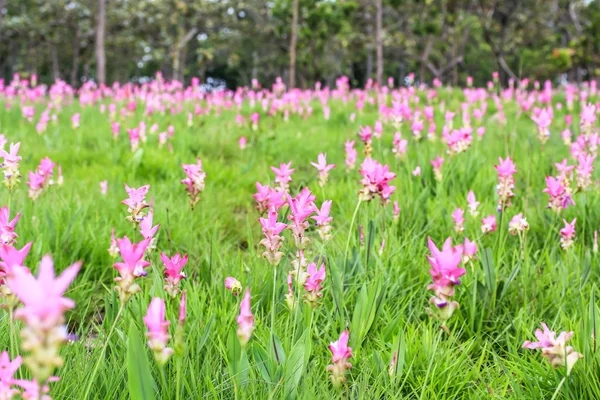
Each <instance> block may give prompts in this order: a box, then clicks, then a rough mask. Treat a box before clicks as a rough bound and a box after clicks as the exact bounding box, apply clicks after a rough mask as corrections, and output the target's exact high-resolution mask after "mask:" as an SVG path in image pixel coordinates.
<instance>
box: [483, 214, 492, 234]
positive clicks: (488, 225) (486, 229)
mask: <svg viewBox="0 0 600 400" xmlns="http://www.w3.org/2000/svg"><path fill="white" fill-rule="evenodd" d="M495 231H496V216H495V215H494V214H491V215H488V216H487V217H485V218H484V219H483V220H481V232H483V233H490V232H495Z"/></svg>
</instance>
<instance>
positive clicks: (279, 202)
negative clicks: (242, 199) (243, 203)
mask: <svg viewBox="0 0 600 400" xmlns="http://www.w3.org/2000/svg"><path fill="white" fill-rule="evenodd" d="M256 189H257V190H258V192H257V193H255V194H254V195H252V196H253V197H254V199H255V200H256V209H257V210H258V211H259V212H260V213H261V214H263V213H264V212H265V211H266V210H269V209H271V208H273V207H274V208H275V210H279V209H280V208H281V207H282V206H284V205H285V204H286V199H285V195H284V193H283V192H279V191H277V190H275V189H273V188H271V187H269V186H267V185H264V186H263V185H261V184H260V183H259V182H256Z"/></svg>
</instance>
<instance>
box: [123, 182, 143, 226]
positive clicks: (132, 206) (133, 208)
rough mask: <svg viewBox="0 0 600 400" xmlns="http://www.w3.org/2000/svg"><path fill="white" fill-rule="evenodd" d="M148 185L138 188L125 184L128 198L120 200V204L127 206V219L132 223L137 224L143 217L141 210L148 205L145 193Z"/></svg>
mask: <svg viewBox="0 0 600 400" xmlns="http://www.w3.org/2000/svg"><path fill="white" fill-rule="evenodd" d="M149 189H150V185H145V186H142V187H140V188H139V189H136V188H130V187H129V186H127V184H125V192H127V196H128V198H126V199H125V200H123V201H121V203H122V204H125V205H126V206H127V212H128V213H129V214H130V215H129V216H127V218H126V219H127V221H129V222H131V223H132V224H134V225H137V224H139V223H140V222H141V221H142V219H144V213H143V212H142V211H143V210H144V209H145V208H147V207H150V206H149V205H148V204H146V195H147V194H148V190H149Z"/></svg>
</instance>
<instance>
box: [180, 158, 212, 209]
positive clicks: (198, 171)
mask: <svg viewBox="0 0 600 400" xmlns="http://www.w3.org/2000/svg"><path fill="white" fill-rule="evenodd" d="M196 161H197V162H196V164H181V167H182V168H183V172H185V174H186V176H187V177H186V178H184V179H182V180H181V183H182V184H183V185H185V186H186V187H185V190H186V191H187V194H188V196H189V202H190V205H191V206H192V210H193V209H194V206H195V205H196V204H197V203H198V202H199V201H200V196H201V194H202V192H203V191H204V180H205V179H206V172H204V171H202V161H201V160H200V159H199V158H198V159H197V160H196Z"/></svg>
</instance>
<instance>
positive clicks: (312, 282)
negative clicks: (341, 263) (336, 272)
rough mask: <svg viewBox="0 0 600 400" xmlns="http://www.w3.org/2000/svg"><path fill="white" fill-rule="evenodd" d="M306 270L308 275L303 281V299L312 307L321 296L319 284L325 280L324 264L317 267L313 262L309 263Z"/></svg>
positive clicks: (321, 288)
mask: <svg viewBox="0 0 600 400" xmlns="http://www.w3.org/2000/svg"><path fill="white" fill-rule="evenodd" d="M306 272H307V274H308V277H307V279H306V282H305V283H304V289H305V290H306V295H305V300H304V301H305V302H306V303H307V304H308V305H310V306H311V307H313V308H314V307H317V306H318V305H319V299H320V298H321V297H323V293H321V290H323V287H322V286H321V284H322V283H323V281H324V280H325V264H321V268H319V269H317V265H316V264H315V263H310V264H309V265H308V267H307V268H306Z"/></svg>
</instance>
